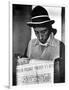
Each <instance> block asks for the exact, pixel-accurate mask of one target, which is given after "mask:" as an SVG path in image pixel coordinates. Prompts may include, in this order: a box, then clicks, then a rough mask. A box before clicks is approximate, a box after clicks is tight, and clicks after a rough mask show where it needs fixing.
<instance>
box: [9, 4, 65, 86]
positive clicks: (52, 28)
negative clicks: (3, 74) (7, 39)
mask: <svg viewBox="0 0 69 90" xmlns="http://www.w3.org/2000/svg"><path fill="white" fill-rule="evenodd" d="M10 12H11V13H12V17H11V18H12V23H11V26H12V85H13V86H18V85H28V84H34V85H35V84H41V83H45V84H48V83H49V84H52V83H53V84H55V83H65V7H63V6H61V7H60V6H47V5H35V4H34V5H26V4H12V11H10Z"/></svg>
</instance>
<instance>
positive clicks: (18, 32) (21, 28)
mask: <svg viewBox="0 0 69 90" xmlns="http://www.w3.org/2000/svg"><path fill="white" fill-rule="evenodd" d="M31 10H32V6H31V5H19V4H13V5H12V14H13V15H12V19H13V20H12V21H13V22H12V27H13V30H12V33H13V34H12V35H13V36H12V37H13V39H12V40H13V41H12V44H13V50H12V52H13V64H12V65H13V66H12V68H13V69H12V70H13V71H12V72H13V73H12V74H13V75H12V78H13V82H12V84H13V85H16V64H17V56H19V55H20V56H21V55H22V56H24V57H26V54H25V53H26V50H27V46H28V42H29V40H30V39H31V30H30V27H29V26H27V24H26V22H27V21H29V19H30V13H31Z"/></svg>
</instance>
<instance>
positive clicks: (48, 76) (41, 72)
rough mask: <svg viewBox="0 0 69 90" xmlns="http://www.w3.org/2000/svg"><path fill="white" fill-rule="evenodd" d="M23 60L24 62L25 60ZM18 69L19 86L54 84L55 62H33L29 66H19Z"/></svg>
mask: <svg viewBox="0 0 69 90" xmlns="http://www.w3.org/2000/svg"><path fill="white" fill-rule="evenodd" d="M21 60H23V58H22V59H21ZM36 62H37V63H36ZM16 69H17V85H24V84H37V83H53V80H54V79H53V78H54V75H53V74H54V62H53V61H39V60H31V61H30V63H29V64H24V65H23V64H21V63H20V65H19V64H18V65H17V68H16Z"/></svg>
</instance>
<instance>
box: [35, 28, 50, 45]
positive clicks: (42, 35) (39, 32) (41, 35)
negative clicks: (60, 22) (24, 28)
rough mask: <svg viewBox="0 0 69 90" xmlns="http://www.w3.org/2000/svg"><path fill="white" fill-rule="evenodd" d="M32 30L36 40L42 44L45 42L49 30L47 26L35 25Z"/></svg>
mask: <svg viewBox="0 0 69 90" xmlns="http://www.w3.org/2000/svg"><path fill="white" fill-rule="evenodd" d="M34 31H35V34H36V36H37V38H38V40H39V41H40V42H41V43H43V44H44V43H46V41H47V39H48V37H49V35H50V30H49V29H48V28H47V27H36V28H34Z"/></svg>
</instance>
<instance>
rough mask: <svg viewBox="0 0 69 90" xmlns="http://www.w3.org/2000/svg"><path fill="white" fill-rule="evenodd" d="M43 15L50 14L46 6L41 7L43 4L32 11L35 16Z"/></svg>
mask: <svg viewBox="0 0 69 90" xmlns="http://www.w3.org/2000/svg"><path fill="white" fill-rule="evenodd" d="M41 15H47V16H48V12H47V11H46V9H45V8H43V7H41V6H36V7H35V8H34V9H33V10H32V13H31V16H32V17H35V16H41Z"/></svg>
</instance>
